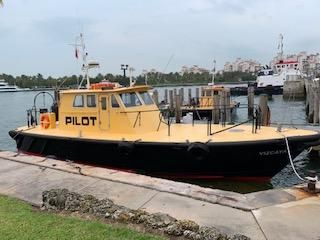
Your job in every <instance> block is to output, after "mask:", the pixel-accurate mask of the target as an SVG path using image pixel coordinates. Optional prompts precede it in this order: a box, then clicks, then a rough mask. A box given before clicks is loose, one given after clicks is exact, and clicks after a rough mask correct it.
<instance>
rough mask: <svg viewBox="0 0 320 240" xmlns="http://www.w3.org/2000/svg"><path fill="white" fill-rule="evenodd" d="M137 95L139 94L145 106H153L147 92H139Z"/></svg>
mask: <svg viewBox="0 0 320 240" xmlns="http://www.w3.org/2000/svg"><path fill="white" fill-rule="evenodd" d="M139 93H140V96H141V98H142V100H143V102H144V104H146V105H151V104H154V102H153V100H152V98H151V96H150V94H149V93H148V92H139Z"/></svg>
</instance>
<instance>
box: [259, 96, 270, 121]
mask: <svg viewBox="0 0 320 240" xmlns="http://www.w3.org/2000/svg"><path fill="white" fill-rule="evenodd" d="M268 98H269V96H268V95H267V94H261V95H260V99H259V109H260V114H261V116H260V120H261V125H262V126H270V118H271V113H270V109H269V106H268Z"/></svg>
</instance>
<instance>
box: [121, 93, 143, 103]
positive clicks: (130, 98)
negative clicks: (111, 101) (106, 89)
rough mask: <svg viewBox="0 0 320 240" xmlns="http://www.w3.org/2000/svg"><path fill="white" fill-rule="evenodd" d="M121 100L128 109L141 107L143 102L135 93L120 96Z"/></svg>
mask: <svg viewBox="0 0 320 240" xmlns="http://www.w3.org/2000/svg"><path fill="white" fill-rule="evenodd" d="M120 97H121V100H122V101H123V104H124V106H126V107H135V106H140V105H141V102H140V100H139V98H138V96H137V94H136V93H135V92H130V93H122V94H120Z"/></svg>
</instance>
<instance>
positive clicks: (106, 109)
mask: <svg viewBox="0 0 320 240" xmlns="http://www.w3.org/2000/svg"><path fill="white" fill-rule="evenodd" d="M99 103H100V104H99V113H100V119H99V124H100V129H101V130H108V129H109V127H110V106H109V96H107V95H101V96H99Z"/></svg>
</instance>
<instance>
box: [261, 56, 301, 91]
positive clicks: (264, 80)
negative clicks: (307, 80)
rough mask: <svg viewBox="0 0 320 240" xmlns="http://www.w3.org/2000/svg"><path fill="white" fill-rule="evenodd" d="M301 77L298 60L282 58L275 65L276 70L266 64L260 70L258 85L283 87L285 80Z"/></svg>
mask: <svg viewBox="0 0 320 240" xmlns="http://www.w3.org/2000/svg"><path fill="white" fill-rule="evenodd" d="M300 78H301V72H300V70H299V69H298V62H297V61H286V60H280V61H279V62H278V63H277V64H276V65H275V70H273V69H271V68H270V67H268V66H266V67H263V68H262V69H261V70H260V71H259V72H258V77H257V80H256V82H257V87H258V88H266V87H275V88H283V85H284V82H285V81H295V80H298V79H300Z"/></svg>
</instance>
